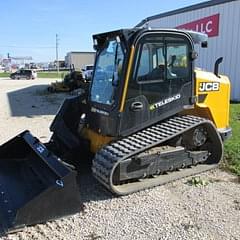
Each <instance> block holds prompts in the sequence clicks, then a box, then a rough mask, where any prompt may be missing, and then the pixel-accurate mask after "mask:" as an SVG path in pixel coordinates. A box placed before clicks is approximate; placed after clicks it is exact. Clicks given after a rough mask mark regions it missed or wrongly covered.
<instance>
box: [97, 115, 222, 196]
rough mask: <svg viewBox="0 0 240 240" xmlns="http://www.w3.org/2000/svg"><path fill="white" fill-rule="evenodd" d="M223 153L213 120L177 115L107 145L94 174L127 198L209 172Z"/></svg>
mask: <svg viewBox="0 0 240 240" xmlns="http://www.w3.org/2000/svg"><path fill="white" fill-rule="evenodd" d="M222 153H223V146H222V141H221V138H220V136H219V134H218V133H217V131H216V128H215V127H214V125H213V124H212V122H211V121H209V120H206V119H203V118H200V117H195V116H177V117H172V118H170V119H168V120H166V121H164V122H161V123H158V124H155V125H154V126H151V127H149V128H147V129H145V130H142V131H140V132H137V133H135V134H133V135H131V136H128V137H126V138H123V139H121V140H118V141H116V142H113V143H111V144H109V145H107V146H105V147H104V148H102V149H101V150H100V151H99V152H98V153H97V154H96V156H95V158H94V159H93V164H92V171H93V175H94V177H95V178H96V179H97V180H98V181H99V182H101V183H102V184H103V185H104V186H105V187H107V188H108V189H109V190H110V191H111V192H113V193H115V194H117V195H125V194H129V193H133V192H136V191H139V190H143V189H146V188H151V187H154V186H157V185H161V184H165V183H167V182H170V181H173V180H176V179H179V178H183V177H186V176H190V175H193V174H197V173H200V172H203V171H207V170H210V169H212V168H214V167H216V166H217V164H218V162H219V161H220V160H221V157H222Z"/></svg>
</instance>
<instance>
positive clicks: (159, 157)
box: [0, 28, 231, 233]
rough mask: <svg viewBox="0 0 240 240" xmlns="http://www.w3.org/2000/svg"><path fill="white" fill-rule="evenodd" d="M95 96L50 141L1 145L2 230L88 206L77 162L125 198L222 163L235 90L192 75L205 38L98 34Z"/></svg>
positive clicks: (23, 138)
mask: <svg viewBox="0 0 240 240" xmlns="http://www.w3.org/2000/svg"><path fill="white" fill-rule="evenodd" d="M93 40H94V47H95V49H96V51H97V55H96V60H95V67H94V73H93V78H92V82H91V85H90V89H89V91H87V92H88V94H87V93H83V94H81V95H79V96H75V97H71V98H68V99H66V100H65V102H64V103H63V105H62V106H61V108H60V110H59V112H58V114H57V115H56V117H55V119H54V121H53V123H52V125H51V127H50V130H51V131H52V132H53V134H52V137H51V140H50V142H48V143H46V144H42V143H40V142H39V140H38V139H37V138H35V137H33V136H32V135H31V133H30V132H28V131H25V132H23V133H21V134H20V135H19V136H17V137H15V138H13V139H12V140H10V141H9V142H7V143H5V144H3V145H2V146H1V147H0V193H1V194H0V228H1V232H2V233H7V232H10V231H14V230H16V229H18V228H21V227H22V226H25V225H31V224H35V223H40V222H44V221H46V220H50V219H55V218H58V217H62V216H65V215H69V214H72V213H74V212H77V211H79V209H80V196H79V192H78V186H77V183H76V174H77V172H76V171H75V170H74V169H73V167H72V164H76V165H78V168H82V169H83V171H84V167H85V166H87V165H90V166H91V169H92V174H93V176H94V177H95V178H96V179H97V180H98V181H99V182H100V183H101V184H103V185H104V186H105V187H106V188H107V189H108V190H109V191H111V192H112V193H114V194H116V195H125V194H129V193H133V192H136V191H139V190H142V189H146V188H151V187H153V186H157V185H160V184H164V183H167V182H169V181H172V180H175V179H179V178H182V177H186V176H189V175H193V174H197V173H200V172H203V171H206V170H209V169H212V168H214V167H216V166H217V164H218V163H219V161H220V160H221V158H222V154H223V144H222V143H223V140H225V139H227V138H228V137H229V136H230V135H231V128H230V127H229V96H230V83H229V79H228V78H227V77H225V76H220V75H219V74H218V65H219V63H220V62H221V59H219V60H217V61H216V63H215V70H214V73H209V72H204V71H201V70H194V60H195V58H196V57H197V54H196V52H195V50H194V45H195V44H198V43H199V44H201V45H202V47H204V46H205V47H206V41H207V37H206V35H204V34H201V33H196V32H190V31H180V30H171V29H145V28H141V29H140V28H134V29H124V30H118V31H113V32H108V33H102V34H98V35H94V36H93Z"/></svg>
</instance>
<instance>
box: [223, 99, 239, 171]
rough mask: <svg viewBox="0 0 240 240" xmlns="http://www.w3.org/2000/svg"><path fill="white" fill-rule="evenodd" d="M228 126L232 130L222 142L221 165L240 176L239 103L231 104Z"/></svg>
mask: <svg viewBox="0 0 240 240" xmlns="http://www.w3.org/2000/svg"><path fill="white" fill-rule="evenodd" d="M230 126H231V128H232V131H233V135H232V137H231V138H230V139H229V140H227V141H226V142H225V144H224V150H225V154H224V161H223V165H224V167H226V168H227V169H229V170H230V171H232V172H234V173H236V174H237V175H238V176H240V104H239V103H238V104H237V103H235V104H231V107H230Z"/></svg>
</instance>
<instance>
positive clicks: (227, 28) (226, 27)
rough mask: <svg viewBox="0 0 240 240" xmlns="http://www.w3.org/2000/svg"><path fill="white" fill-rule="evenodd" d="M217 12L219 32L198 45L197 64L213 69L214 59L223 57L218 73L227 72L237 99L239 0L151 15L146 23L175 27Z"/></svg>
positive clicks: (239, 97)
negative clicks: (159, 16)
mask: <svg viewBox="0 0 240 240" xmlns="http://www.w3.org/2000/svg"><path fill="white" fill-rule="evenodd" d="M218 13H219V14H220V16H219V35H218V36H216V37H211V38H209V41H208V48H207V49H200V48H198V49H197V51H198V52H199V59H198V60H197V61H196V66H198V67H201V68H204V69H206V70H209V71H213V68H214V63H215V60H216V59H217V58H219V57H223V58H224V60H223V63H222V64H221V65H220V68H219V69H220V73H222V74H225V75H227V76H229V78H230V79H231V83H232V88H231V99H232V100H236V101H240V26H239V24H240V0H238V1H229V2H225V3H223V4H219V5H214V6H210V7H206V8H201V9H198V10H193V11H188V12H183V13H180V14H176V15H172V16H167V17H163V18H157V19H152V20H151V17H150V20H149V21H148V23H147V24H146V23H145V25H147V26H149V27H159V28H165V27H166V28H175V27H176V26H179V25H182V24H185V23H189V22H192V21H195V20H198V19H201V18H204V17H208V16H212V15H215V14H218Z"/></svg>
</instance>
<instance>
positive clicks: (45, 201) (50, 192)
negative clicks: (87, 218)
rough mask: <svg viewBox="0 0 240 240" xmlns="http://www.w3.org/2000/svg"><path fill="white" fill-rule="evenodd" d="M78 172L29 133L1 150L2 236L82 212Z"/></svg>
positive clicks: (0, 202)
mask: <svg viewBox="0 0 240 240" xmlns="http://www.w3.org/2000/svg"><path fill="white" fill-rule="evenodd" d="M76 174H77V173H76V172H75V171H74V170H72V169H71V168H70V167H69V166H66V165H65V164H63V163H62V162H61V161H60V160H59V158H58V157H57V156H55V155H54V154H53V153H51V152H50V151H49V150H48V149H47V148H46V147H45V146H44V145H43V144H42V143H41V142H40V141H39V140H38V139H37V138H35V137H33V136H32V135H31V133H30V132H29V131H25V132H23V133H21V134H20V135H18V136H16V137H15V138H13V139H11V140H10V141H8V142H6V143H5V144H3V145H1V146H0V234H1V235H3V234H6V233H9V232H11V231H16V229H19V228H22V227H24V226H26V225H33V224H37V223H42V222H45V221H48V220H53V219H56V218H59V217H63V216H66V215H71V214H74V213H76V212H78V211H80V209H81V202H80V195H79V189H78V185H77V183H76Z"/></svg>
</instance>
